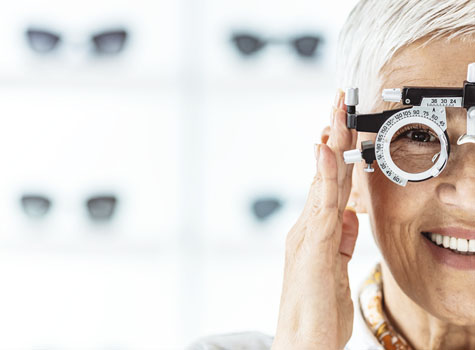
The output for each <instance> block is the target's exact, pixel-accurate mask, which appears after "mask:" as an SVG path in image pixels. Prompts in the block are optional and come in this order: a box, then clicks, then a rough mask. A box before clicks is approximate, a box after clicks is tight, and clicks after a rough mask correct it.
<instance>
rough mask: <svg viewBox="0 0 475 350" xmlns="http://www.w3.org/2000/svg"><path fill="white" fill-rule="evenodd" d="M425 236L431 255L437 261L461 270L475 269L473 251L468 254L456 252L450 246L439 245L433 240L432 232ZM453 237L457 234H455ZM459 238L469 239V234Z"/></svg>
mask: <svg viewBox="0 0 475 350" xmlns="http://www.w3.org/2000/svg"><path fill="white" fill-rule="evenodd" d="M459 232H460V231H459ZM423 236H424V237H423V238H422V239H423V241H424V242H425V243H424V244H425V245H426V246H427V248H428V250H429V251H430V253H431V255H432V256H433V257H434V259H435V260H436V261H437V262H439V263H441V264H444V265H447V266H450V267H453V268H456V269H459V270H475V255H474V254H473V253H467V255H464V254H462V253H460V252H457V253H456V252H454V251H452V250H451V249H450V248H444V246H443V245H437V244H436V243H435V242H433V241H432V240H431V238H430V234H429V235H426V234H423ZM452 237H457V236H455V235H454V236H452ZM457 238H465V239H467V236H464V237H460V236H459V237H457ZM474 239H475V238H474Z"/></svg>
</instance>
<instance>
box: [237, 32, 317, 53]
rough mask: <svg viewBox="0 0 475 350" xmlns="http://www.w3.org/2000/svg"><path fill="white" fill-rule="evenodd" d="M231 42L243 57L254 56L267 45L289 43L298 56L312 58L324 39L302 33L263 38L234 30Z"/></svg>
mask: <svg viewBox="0 0 475 350" xmlns="http://www.w3.org/2000/svg"><path fill="white" fill-rule="evenodd" d="M231 42H232V44H233V45H234V46H235V47H236V49H237V50H238V52H239V53H240V54H241V55H242V56H245V57H252V56H256V55H257V54H258V53H260V52H261V51H262V50H263V49H264V48H265V47H266V46H268V45H290V47H291V48H292V49H293V50H294V51H295V53H296V54H297V55H298V56H299V57H300V58H303V59H312V58H317V57H318V56H319V54H320V48H321V46H322V43H323V42H324V41H323V37H322V36H321V35H319V34H303V35H298V36H294V37H292V38H288V39H286V38H283V39H281V38H264V37H262V36H260V35H258V34H255V33H251V32H235V33H233V34H232V35H231Z"/></svg>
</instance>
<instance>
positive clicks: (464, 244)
mask: <svg viewBox="0 0 475 350" xmlns="http://www.w3.org/2000/svg"><path fill="white" fill-rule="evenodd" d="M424 235H425V236H426V237H427V238H429V239H430V240H431V241H432V242H434V243H435V244H437V245H440V246H442V247H444V248H448V249H450V250H452V251H454V252H456V253H462V254H475V239H464V238H455V237H450V236H442V235H440V234H438V233H432V232H424Z"/></svg>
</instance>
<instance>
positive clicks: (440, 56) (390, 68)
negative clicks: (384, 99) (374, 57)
mask: <svg viewBox="0 0 475 350" xmlns="http://www.w3.org/2000/svg"><path fill="white" fill-rule="evenodd" d="M470 38H472V40H468V39H467V38H464V39H462V38H454V39H451V40H448V39H446V38H439V39H432V40H431V41H428V40H427V39H424V40H418V41H415V42H414V43H412V44H410V45H407V46H405V47H403V48H401V49H400V50H398V52H396V53H395V54H394V56H393V57H392V58H391V60H390V61H389V62H388V63H387V64H386V65H385V66H384V67H383V68H382V69H381V72H380V73H381V78H382V82H383V83H384V84H385V85H386V84H387V86H388V87H395V88H396V87H402V86H404V85H406V86H407V85H411V86H447V87H461V86H462V85H463V81H464V80H465V79H466V78H467V67H468V65H469V64H470V63H472V62H475V36H471V37H470ZM421 45H423V46H421ZM389 85H391V86H389Z"/></svg>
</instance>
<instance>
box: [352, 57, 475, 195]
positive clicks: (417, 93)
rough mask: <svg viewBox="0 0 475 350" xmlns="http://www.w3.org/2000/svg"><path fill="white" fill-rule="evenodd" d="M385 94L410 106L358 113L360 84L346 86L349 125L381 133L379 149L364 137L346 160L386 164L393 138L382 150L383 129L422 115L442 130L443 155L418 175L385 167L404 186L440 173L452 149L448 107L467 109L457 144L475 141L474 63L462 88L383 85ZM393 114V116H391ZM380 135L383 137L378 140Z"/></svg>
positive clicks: (385, 97) (387, 98)
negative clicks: (388, 86)
mask: <svg viewBox="0 0 475 350" xmlns="http://www.w3.org/2000/svg"><path fill="white" fill-rule="evenodd" d="M382 98H383V100H384V101H387V102H402V104H403V105H407V106H408V107H403V108H399V109H393V110H385V111H383V112H381V113H374V114H358V113H357V112H356V106H357V105H358V102H359V101H358V100H359V98H358V88H349V89H347V91H346V95H345V104H346V105H347V127H348V128H349V129H356V130H357V131H361V132H372V133H378V137H377V140H376V149H375V144H374V143H373V141H363V142H361V150H359V149H355V150H350V151H346V152H344V154H343V156H344V160H345V163H347V164H349V163H356V162H359V161H362V160H364V161H365V162H366V168H365V169H364V171H366V172H374V168H373V162H374V161H375V160H376V161H377V162H378V164H379V165H380V167H381V165H383V167H384V168H385V167H386V165H387V163H385V159H384V158H385V155H386V158H390V157H389V154H388V149H389V141H390V140H387V139H385V140H384V142H386V144H387V147H386V148H387V149H386V150H385V151H386V152H383V148H385V144H384V142H383V138H384V137H385V136H387V135H386V134H384V132H385V131H386V129H390V128H391V126H394V124H396V123H398V122H399V124H400V122H401V121H402V119H404V118H407V120H410V118H413V119H414V117H415V118H416V119H421V118H418V117H419V115H420V116H421V117H422V116H423V117H425V119H424V118H422V119H423V120H424V123H425V124H426V125H429V126H434V127H435V128H436V129H437V130H439V131H438V134H439V135H438V136H439V137H440V138H441V141H442V142H441V143H442V144H443V146H445V148H444V147H441V152H440V154H441V157H439V160H438V162H437V163H436V165H434V169H431V170H430V171H427V173H424V174H422V173H421V174H416V175H419V176H416V177H412V178H410V176H407V175H408V174H407V173H405V172H404V171H402V170H400V169H399V170H396V171H395V170H394V169H391V170H389V169H385V175H386V176H387V177H388V178H389V179H390V180H392V181H393V182H395V183H397V184H399V185H401V186H405V185H406V183H407V181H412V182H417V181H424V180H427V179H429V178H431V177H435V176H437V175H438V174H440V172H441V171H442V170H443V169H444V167H445V165H446V163H447V159H448V156H449V153H450V142H449V140H448V134H447V125H446V118H445V107H463V108H465V109H466V110H467V132H466V134H464V135H462V136H460V137H459V139H458V140H457V144H458V145H462V144H464V143H475V63H471V64H469V66H468V73H467V80H465V81H464V83H463V87H462V88H450V87H416V86H405V87H403V88H402V89H384V90H383V93H382ZM390 118H392V119H391V120H390ZM403 123H404V122H403ZM406 124H407V122H406ZM378 139H380V140H379V141H380V142H379V144H378ZM444 157H445V159H444ZM388 160H389V163H392V161H391V160H390V159H388ZM433 161H434V160H433ZM383 170H384V169H383ZM383 172H384V171H383ZM401 173H402V176H401Z"/></svg>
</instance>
